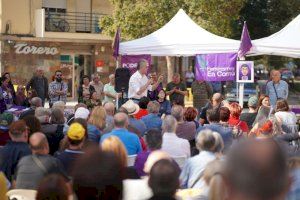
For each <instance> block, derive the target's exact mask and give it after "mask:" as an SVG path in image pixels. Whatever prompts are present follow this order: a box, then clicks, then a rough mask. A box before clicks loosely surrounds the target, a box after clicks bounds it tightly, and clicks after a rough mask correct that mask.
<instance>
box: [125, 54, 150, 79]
mask: <svg viewBox="0 0 300 200" xmlns="http://www.w3.org/2000/svg"><path fill="white" fill-rule="evenodd" d="M142 59H144V60H147V62H148V72H149V71H150V66H151V55H122V57H121V67H126V68H128V69H129V70H130V74H131V75H132V74H133V73H134V72H136V70H137V66H138V62H139V61H140V60H142Z"/></svg>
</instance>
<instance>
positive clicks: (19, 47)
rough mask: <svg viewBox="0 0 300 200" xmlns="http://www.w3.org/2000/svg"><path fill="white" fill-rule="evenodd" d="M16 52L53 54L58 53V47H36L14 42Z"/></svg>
mask: <svg viewBox="0 0 300 200" xmlns="http://www.w3.org/2000/svg"><path fill="white" fill-rule="evenodd" d="M14 47H15V48H16V54H30V53H31V54H46V55H55V54H58V49H57V48H56V47H36V46H33V45H32V46H29V45H27V44H26V43H20V44H16V45H15V46H14Z"/></svg>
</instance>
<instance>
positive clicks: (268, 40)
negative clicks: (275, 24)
mask: <svg viewBox="0 0 300 200" xmlns="http://www.w3.org/2000/svg"><path fill="white" fill-rule="evenodd" d="M252 44H253V47H252V50H251V52H250V53H249V54H250V55H261V54H268V55H279V56H287V57H296V58H297V57H298V58H300V15H298V17H296V18H295V19H294V20H293V21H291V22H290V23H289V24H288V25H286V26H285V27H284V28H283V29H282V30H280V31H279V32H277V33H274V34H273V35H271V36H269V37H265V38H261V39H258V40H253V41H252Z"/></svg>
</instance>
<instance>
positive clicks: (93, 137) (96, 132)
mask: <svg viewBox="0 0 300 200" xmlns="http://www.w3.org/2000/svg"><path fill="white" fill-rule="evenodd" d="M105 119H106V111H105V109H104V108H103V107H102V106H96V107H94V109H93V110H92V112H91V115H90V117H89V119H88V121H87V122H88V140H90V141H92V142H96V143H99V141H100V137H101V133H102V131H103V130H104V128H105Z"/></svg>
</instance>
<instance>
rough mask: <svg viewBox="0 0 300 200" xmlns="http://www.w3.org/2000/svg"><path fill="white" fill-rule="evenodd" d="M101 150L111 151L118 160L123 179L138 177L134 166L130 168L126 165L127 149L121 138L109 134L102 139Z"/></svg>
mask: <svg viewBox="0 0 300 200" xmlns="http://www.w3.org/2000/svg"><path fill="white" fill-rule="evenodd" d="M100 148H101V149H102V151H104V152H111V153H113V154H114V155H115V156H116V157H117V158H118V160H119V162H120V163H121V165H122V168H123V169H124V176H123V179H138V178H139V176H138V175H137V173H136V171H135V169H134V168H130V167H128V166H127V158H128V154H127V150H126V148H125V146H124V144H123V143H122V142H121V140H120V139H119V138H118V137H116V136H110V137H108V138H106V139H104V140H103V142H102V143H101V147H100Z"/></svg>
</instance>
